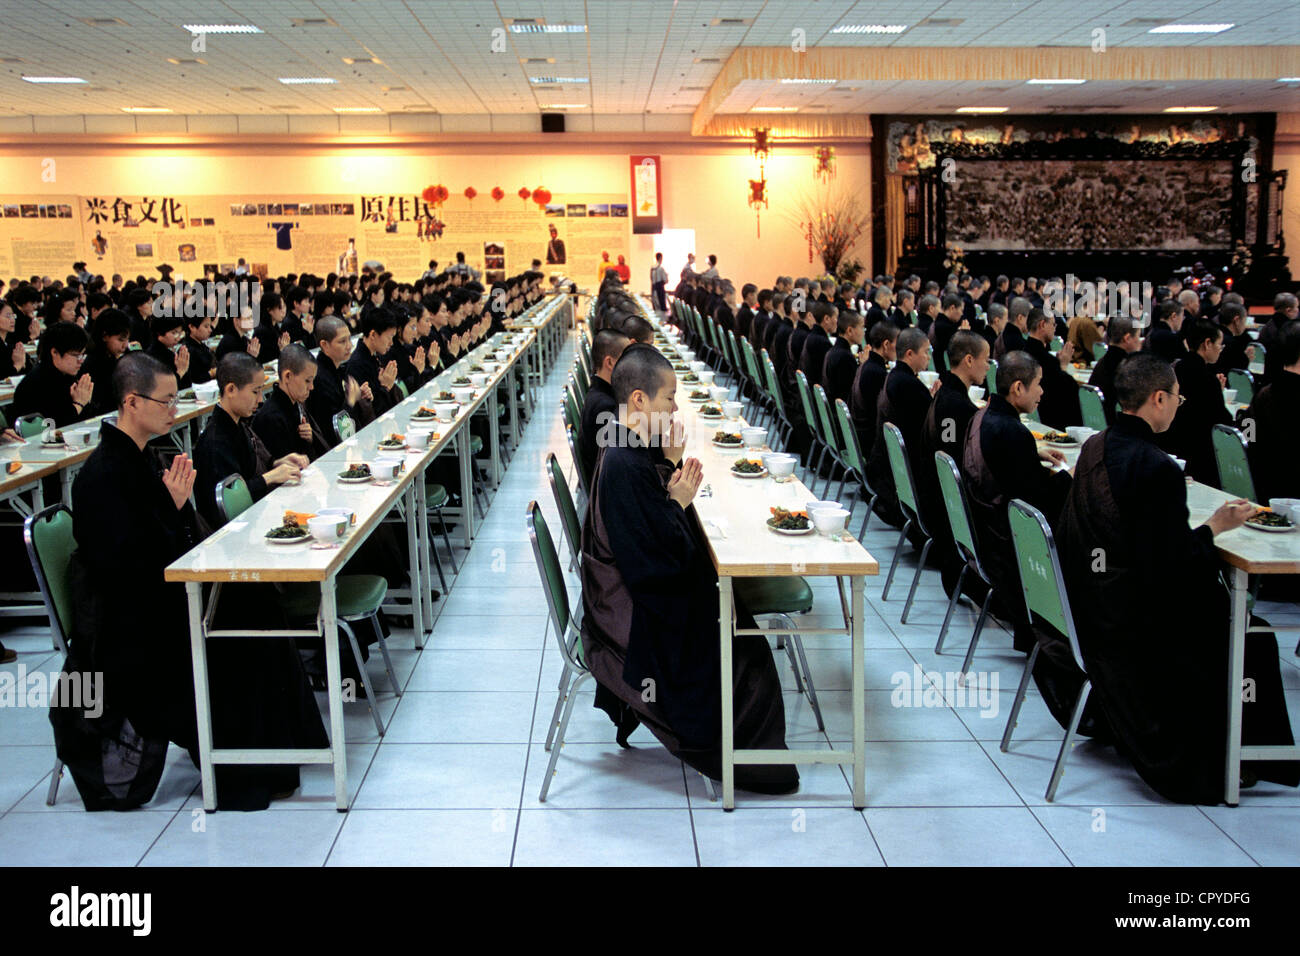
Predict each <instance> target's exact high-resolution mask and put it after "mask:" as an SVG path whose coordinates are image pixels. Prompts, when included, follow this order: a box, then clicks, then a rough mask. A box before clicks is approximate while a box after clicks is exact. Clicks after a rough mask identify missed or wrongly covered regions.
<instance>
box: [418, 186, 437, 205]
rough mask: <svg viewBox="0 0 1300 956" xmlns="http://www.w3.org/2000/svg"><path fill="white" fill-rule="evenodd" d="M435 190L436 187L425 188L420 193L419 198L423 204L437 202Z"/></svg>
mask: <svg viewBox="0 0 1300 956" xmlns="http://www.w3.org/2000/svg"><path fill="white" fill-rule="evenodd" d="M437 190H438V187H437V186H425V187H424V190H423V191H422V192H421V193H420V198H421V199H423V200H424V201H425V202H437V201H438V199H437V196H438V192H437Z"/></svg>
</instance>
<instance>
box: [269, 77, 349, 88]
mask: <svg viewBox="0 0 1300 956" xmlns="http://www.w3.org/2000/svg"><path fill="white" fill-rule="evenodd" d="M280 82H281V83H283V84H284V85H285V86H301V85H304V84H311V83H316V84H325V83H337V82H338V80H335V79H331V78H330V77H328V76H282V77H280Z"/></svg>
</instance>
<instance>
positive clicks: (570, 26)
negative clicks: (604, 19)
mask: <svg viewBox="0 0 1300 956" xmlns="http://www.w3.org/2000/svg"><path fill="white" fill-rule="evenodd" d="M510 32H511V33H586V32H587V25H586V24H585V23H512V24H510Z"/></svg>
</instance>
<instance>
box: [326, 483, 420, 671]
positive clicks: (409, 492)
mask: <svg viewBox="0 0 1300 956" xmlns="http://www.w3.org/2000/svg"><path fill="white" fill-rule="evenodd" d="M421 483H422V482H420V481H419V480H418V479H417V480H416V481H412V482H411V483H410V484H408V485H407V486H406V491H405V492H404V494H403V497H404V498H405V499H406V554H407V560H408V562H409V567H410V572H409V573H410V577H411V624H412V625H413V627H414V629H415V640H416V645H415V646H416V647H419V646H420V643H419V642H420V638H421V635H423V634H424V597H423V596H422V594H421V591H423V590H424V587H425V585H424V584H423V580H422V577H421V574H420V505H422V504H424V502H423V501H420V502H418V503H417V502H416V499H415V490H416V486H417V485H419V484H421ZM327 633H328V632H327Z"/></svg>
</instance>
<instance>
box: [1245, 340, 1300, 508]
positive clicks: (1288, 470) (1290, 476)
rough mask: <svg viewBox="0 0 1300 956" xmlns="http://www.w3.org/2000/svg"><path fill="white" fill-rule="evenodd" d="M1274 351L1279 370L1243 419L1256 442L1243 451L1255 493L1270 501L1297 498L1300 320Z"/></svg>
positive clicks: (1299, 481) (1299, 480)
mask: <svg viewBox="0 0 1300 956" xmlns="http://www.w3.org/2000/svg"><path fill="white" fill-rule="evenodd" d="M1274 350H1275V351H1276V352H1277V354H1278V360H1277V362H1278V371H1277V375H1275V376H1274V378H1273V381H1272V382H1271V383H1269V384H1268V385H1265V386H1264V387H1263V388H1262V389H1260V391H1259V392H1258V393H1257V394H1256V395H1255V399H1254V401H1252V402H1251V404H1250V408H1249V409H1247V411H1246V416H1245V420H1246V421H1247V422H1254V423H1255V440H1254V441H1253V442H1250V443H1249V444H1248V445H1247V446H1246V448H1247V451H1249V452H1250V468H1251V471H1252V473H1253V474H1254V476H1255V494H1256V495H1258V496H1259V500H1260V501H1261V502H1264V503H1267V502H1268V500H1269V499H1270V498H1300V468H1298V467H1296V455H1297V453H1300V321H1294V320H1293V321H1291V322H1288V323H1287V324H1286V325H1285V326H1283V327H1282V333H1281V335H1279V336H1278V340H1277V343H1276V344H1275V345H1274Z"/></svg>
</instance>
